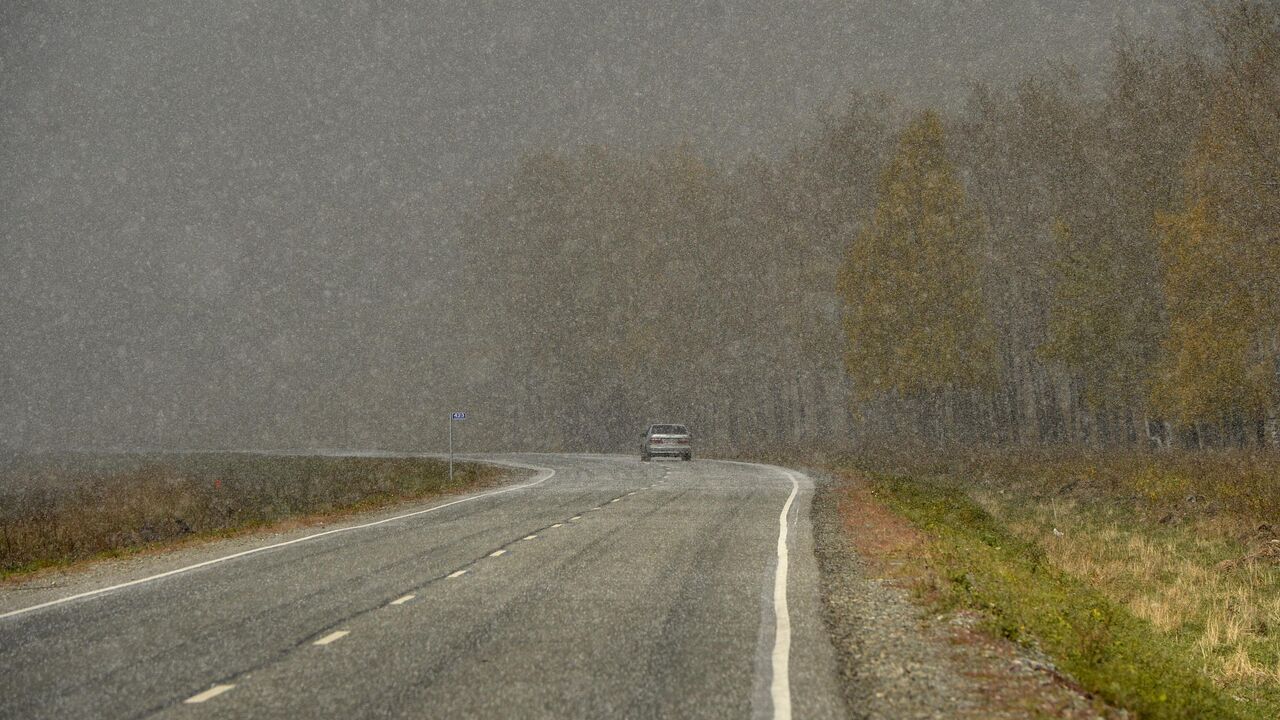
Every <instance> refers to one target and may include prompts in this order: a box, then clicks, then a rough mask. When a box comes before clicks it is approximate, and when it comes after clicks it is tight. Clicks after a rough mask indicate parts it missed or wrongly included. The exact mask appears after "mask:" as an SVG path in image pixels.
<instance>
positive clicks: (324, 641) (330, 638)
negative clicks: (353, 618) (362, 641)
mask: <svg viewBox="0 0 1280 720" xmlns="http://www.w3.org/2000/svg"><path fill="white" fill-rule="evenodd" d="M350 634H351V631H350V630H337V631H335V632H331V633H329V634H328V635H325V636H324V637H322V638H320V639H319V640H317V641H315V642H314V643H311V644H312V645H328V644H329V643H332V642H337V641H339V640H341V639H342V638H344V637H346V636H348V635H350Z"/></svg>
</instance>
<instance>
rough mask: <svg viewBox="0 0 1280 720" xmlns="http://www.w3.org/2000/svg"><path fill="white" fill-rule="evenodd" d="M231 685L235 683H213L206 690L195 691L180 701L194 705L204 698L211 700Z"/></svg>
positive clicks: (231, 686)
mask: <svg viewBox="0 0 1280 720" xmlns="http://www.w3.org/2000/svg"><path fill="white" fill-rule="evenodd" d="M233 687H235V685H214V686H213V687H211V688H209V689H208V690H205V691H204V692H202V693H196V694H195V695H192V696H191V697H189V698H187V699H186V700H183V701H182V702H184V703H186V704H188V705H196V704H198V703H202V702H204V701H205V700H212V699H213V698H216V697H218V696H219V695H221V694H222V693H224V692H226V691H228V690H230V689H231V688H233Z"/></svg>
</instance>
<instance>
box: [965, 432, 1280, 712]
mask: <svg viewBox="0 0 1280 720" xmlns="http://www.w3.org/2000/svg"><path fill="white" fill-rule="evenodd" d="M965 465H966V466H967V471H966V472H967V473H971V474H970V475H969V477H971V478H972V477H975V476H976V477H977V478H980V481H979V482H977V483H973V484H971V485H970V492H969V494H970V496H971V497H973V498H974V499H975V500H976V501H977V502H979V504H981V505H982V506H983V507H984V508H986V509H987V510H988V512H991V513H992V514H993V515H994V516H995V517H997V518H999V519H1001V520H1002V521H1003V522H1005V523H1006V524H1007V526H1008V527H1009V528H1010V530H1011V531H1012V532H1013V533H1014V534H1015V535H1017V536H1019V537H1021V538H1023V539H1026V540H1030V541H1032V542H1035V543H1037V544H1039V546H1040V547H1041V548H1043V550H1044V552H1045V555H1046V557H1047V558H1048V559H1049V560H1050V562H1051V563H1052V564H1053V565H1054V566H1055V567H1058V568H1061V569H1063V570H1065V571H1067V572H1069V573H1071V574H1072V575H1074V576H1076V577H1078V578H1081V579H1082V580H1084V581H1086V582H1087V583H1088V584H1089V585H1091V586H1092V587H1095V588H1097V589H1099V590H1100V591H1101V592H1103V593H1104V594H1105V595H1106V596H1107V597H1109V598H1111V599H1113V600H1115V601H1117V602H1119V603H1122V604H1123V605H1124V606H1126V607H1127V608H1128V609H1129V610H1130V611H1131V612H1133V613H1134V614H1135V615H1136V616H1138V617H1140V618H1142V619H1144V620H1146V621H1148V622H1149V623H1151V625H1152V626H1153V627H1154V628H1155V629H1156V630H1158V631H1160V632H1162V633H1165V634H1167V635H1169V636H1170V637H1172V638H1177V639H1179V640H1181V641H1185V642H1187V643H1188V644H1189V645H1190V646H1191V647H1193V648H1194V649H1195V653H1196V654H1197V656H1198V660H1199V661H1200V662H1201V663H1202V665H1203V668H1204V670H1205V672H1206V673H1207V674H1208V675H1209V676H1210V677H1212V678H1213V679H1214V681H1215V682H1217V683H1218V684H1219V685H1220V686H1221V687H1223V688H1225V689H1227V690H1228V691H1229V692H1231V693H1233V694H1235V695H1237V696H1240V697H1244V698H1246V699H1249V700H1250V701H1253V702H1258V703H1259V704H1261V705H1262V706H1264V707H1280V562H1278V560H1280V558H1278V557H1277V556H1278V555H1280V543H1278V542H1276V539H1277V537H1276V529H1273V528H1272V526H1271V524H1272V523H1276V522H1277V521H1280V512H1278V510H1280V503H1278V502H1277V496H1278V492H1280V459H1278V458H1276V457H1274V456H1268V455H1262V456H1249V455H1245V454H1237V453H1221V454H1216V455H1207V456H1203V457H1194V458H1192V457H1187V456H1153V455H1128V456H1086V457H1079V458H1077V459H1076V460H1075V461H1070V460H1068V459H1066V458H1061V457H1059V458H1053V459H1051V460H1049V461H1046V462H1036V461H1028V460H1026V459H1022V460H1012V459H1008V458H1005V459H1004V460H1002V461H996V460H993V459H991V458H986V459H982V460H976V461H972V460H971V461H969V462H968V463H966V464H965ZM948 474H949V473H948ZM957 477H959V478H961V479H964V476H963V475H957ZM1273 513H1275V514H1273Z"/></svg>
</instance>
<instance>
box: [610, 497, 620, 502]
mask: <svg viewBox="0 0 1280 720" xmlns="http://www.w3.org/2000/svg"><path fill="white" fill-rule="evenodd" d="M621 499H622V498H614V499H612V500H610V501H609V502H611V503H616V502H618V501H619V500H621Z"/></svg>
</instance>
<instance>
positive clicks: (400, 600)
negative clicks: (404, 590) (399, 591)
mask: <svg viewBox="0 0 1280 720" xmlns="http://www.w3.org/2000/svg"><path fill="white" fill-rule="evenodd" d="M415 597H417V595H413V594H409V595H405V596H404V597H398V598H396V599H395V600H392V601H391V604H392V605H403V604H405V603H407V602H409V601H410V600H412V599H414V598H415Z"/></svg>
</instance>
